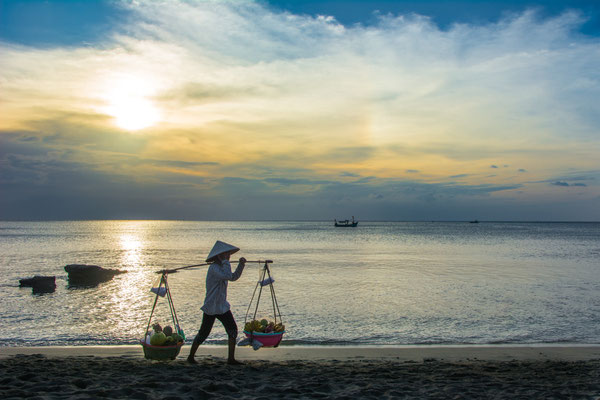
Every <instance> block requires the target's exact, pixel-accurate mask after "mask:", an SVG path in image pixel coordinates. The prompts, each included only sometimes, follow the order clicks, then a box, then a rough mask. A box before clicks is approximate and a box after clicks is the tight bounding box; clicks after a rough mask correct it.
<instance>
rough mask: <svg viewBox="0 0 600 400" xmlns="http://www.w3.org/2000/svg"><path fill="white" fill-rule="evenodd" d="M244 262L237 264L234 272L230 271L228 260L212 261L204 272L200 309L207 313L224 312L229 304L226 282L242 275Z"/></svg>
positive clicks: (228, 307) (227, 309) (217, 313)
mask: <svg viewBox="0 0 600 400" xmlns="http://www.w3.org/2000/svg"><path fill="white" fill-rule="evenodd" d="M243 271H244V264H241V263H240V264H238V266H237V268H236V269H235V272H233V273H232V272H231V264H230V263H229V261H223V262H222V263H221V264H219V263H216V262H215V263H212V264H211V265H210V267H208V271H207V272H206V297H205V298H204V305H203V306H202V307H201V308H202V311H204V312H205V313H206V314H209V315H219V314H224V313H226V312H227V311H229V309H230V308H231V306H230V305H229V303H228V302H227V283H228V281H236V280H238V279H239V277H240V276H242V272H243Z"/></svg>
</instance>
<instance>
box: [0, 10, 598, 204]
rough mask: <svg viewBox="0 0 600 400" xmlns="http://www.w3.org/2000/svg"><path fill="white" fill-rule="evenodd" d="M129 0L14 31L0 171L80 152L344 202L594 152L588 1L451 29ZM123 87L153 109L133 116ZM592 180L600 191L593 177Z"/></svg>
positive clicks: (519, 184)
mask: <svg viewBox="0 0 600 400" xmlns="http://www.w3.org/2000/svg"><path fill="white" fill-rule="evenodd" d="M121 6H122V7H125V8H127V9H128V10H129V12H128V13H127V15H128V16H129V19H128V20H127V21H126V23H127V25H126V26H125V25H121V26H118V27H116V28H115V33H114V35H113V36H112V37H110V40H108V41H107V42H105V43H99V44H97V45H94V46H86V47H70V48H45V49H39V48H35V47H24V46H17V45H14V44H11V43H0V52H1V53H2V54H3V57H1V58H0V85H1V87H0V103H1V104H2V115H3V117H2V119H1V120H0V137H1V138H0V139H1V140H2V141H3V145H5V146H6V147H4V153H3V154H4V155H3V157H4V158H3V159H2V160H0V162H1V163H2V164H1V165H2V166H3V168H2V172H1V174H2V175H1V176H0V177H1V178H2V179H3V182H14V181H15V180H18V181H19V182H26V181H27V180H29V182H30V184H31V185H33V188H35V185H37V184H39V182H41V181H43V180H44V179H49V178H48V176H50V175H52V174H54V175H52V176H56V179H57V180H58V176H59V175H61V174H64V176H65V179H69V180H70V179H72V180H73V181H74V182H78V180H77V178H75V177H74V176H73V175H70V174H69V173H68V168H70V167H69V166H73V167H75V166H76V167H77V168H78V170H79V171H81V174H82V175H81V176H86V173H89V174H90V175H93V174H97V175H95V176H97V177H100V176H101V177H102V179H100V178H98V184H99V185H100V184H101V185H110V184H111V182H112V181H119V182H121V181H127V182H136V185H140V186H139V187H140V188H143V187H144V185H148V186H149V187H154V186H153V185H161V184H173V182H180V183H181V185H182V188H185V189H182V191H181V193H182V197H181V201H184V200H183V199H184V197H183V194H185V195H186V196H192V197H194V196H196V197H197V196H200V197H202V196H205V195H204V193H206V192H205V191H206V190H207V189H209V190H212V191H213V192H212V193H211V196H215V198H217V197H218V196H222V197H226V196H232V195H234V194H235V193H237V192H236V190H239V191H240V193H241V192H242V191H244V192H247V190H248V189H249V188H250V187H251V188H260V190H261V191H264V192H265V193H270V192H271V191H277V193H278V195H279V196H286V195H287V193H288V192H287V191H286V190H287V189H289V190H291V191H292V192H293V193H294V195H296V196H298V191H299V190H304V189H307V190H308V188H310V190H311V193H312V195H314V196H317V195H318V196H320V197H319V199H320V201H322V202H327V201H330V202H333V201H334V199H336V198H337V197H338V196H340V195H339V192H338V190H343V191H346V192H348V193H353V192H354V190H357V192H356V196H355V197H353V196H352V195H350V194H348V195H347V196H344V198H349V199H352V198H354V199H356V201H358V199H360V201H361V202H362V203H360V204H362V205H363V206H364V207H365V209H368V201H369V199H371V200H374V199H377V200H378V201H390V202H392V201H399V198H398V193H402V195H403V196H409V197H410V196H411V193H412V194H416V196H417V197H420V198H421V199H432V198H434V199H435V198H440V196H442V197H446V198H447V197H448V196H454V198H457V197H460V196H504V197H503V198H504V199H506V196H510V195H509V193H510V192H511V190H513V189H516V188H519V189H522V190H524V192H525V194H524V195H523V196H521V197H519V198H516V197H515V198H513V200H515V201H516V200H518V199H521V198H522V197H526V196H527V195H529V196H532V195H533V194H532V193H534V192H535V191H536V190H538V189H537V187H538V186H546V189H547V190H550V188H548V185H546V184H544V185H539V184H537V183H535V182H545V183H551V184H553V183H567V184H568V185H570V186H574V185H576V184H577V183H578V182H576V181H575V179H574V178H570V179H566V178H564V179H563V178H557V177H561V176H565V174H567V171H568V170H569V168H573V169H575V170H579V171H583V170H595V169H596V168H597V154H598V151H599V150H600V147H599V146H600V144H599V142H598V137H597V131H598V126H600V105H598V102H597V101H596V100H597V98H600V73H599V70H600V69H599V68H598V65H600V52H599V51H598V49H599V48H600V43H599V41H598V39H597V38H590V37H585V36H583V35H581V34H579V33H577V32H576V28H577V27H579V26H580V25H581V24H583V23H584V22H585V20H584V17H583V16H582V15H581V14H577V13H573V12H569V13H565V14H562V15H560V16H557V17H553V18H543V17H541V16H540V15H538V14H536V13H535V12H534V11H528V12H525V13H523V14H520V15H511V16H507V18H505V19H503V20H501V21H499V22H497V23H492V24H487V25H467V24H457V25H453V26H450V27H448V28H447V29H444V30H441V29H439V28H438V27H437V26H436V25H435V24H434V23H433V21H432V20H431V19H429V18H427V17H424V16H419V15H381V16H378V17H377V18H378V19H377V20H376V21H375V22H374V23H373V24H372V25H369V26H362V25H353V26H343V25H341V24H339V23H338V22H337V21H336V20H335V18H328V17H327V16H323V17H311V16H306V15H293V14H290V13H286V12H280V11H276V10H274V9H271V8H269V7H268V6H266V5H265V4H263V3H261V2H229V1H227V2H221V1H203V2H184V1H169V2H143V3H142V2H140V3H138V2H131V3H121ZM525 37H526V38H527V40H523V38H525ZM119 96H120V97H119ZM123 99H125V100H127V99H133V100H135V101H138V102H140V104H142V105H144V104H145V105H146V106H148V108H146V110H150V111H148V113H152V114H153V118H154V119H155V123H154V124H153V125H151V126H148V127H146V128H145V129H142V130H140V131H137V132H126V131H124V130H123V129H122V128H119V127H118V126H117V125H115V120H116V119H118V117H117V116H116V114H117V112H116V111H115V110H114V108H115V104H117V105H118V104H121V103H120V102H119V101H117V100H123ZM142 114H143V113H142ZM500 160H501V163H499V161H500ZM499 165H500V166H503V168H499V167H498V166H499ZM509 165H512V166H515V165H518V166H522V167H523V168H520V169H518V172H520V173H519V174H516V173H515V170H514V169H511V168H509V167H508V166H509ZM4 166H7V167H6V168H4ZM490 168H492V169H494V171H493V173H494V174H493V175H490V174H489V172H490V171H489V169H490ZM44 171H54V172H52V173H51V174H50V175H48V173H45V172H44ZM523 172H528V173H527V174H521V173H523ZM417 173H418V175H417ZM44 177H46V178H44ZM174 177H179V178H180V179H179V180H178V179H175V178H174ZM234 177H235V178H234ZM407 177H408V178H411V179H408V178H407ZM525 177H527V180H525ZM348 178H360V179H348ZM416 178H419V179H418V180H417V179H416ZM457 178H461V184H457V183H455V182H452V181H451V180H452V179H457ZM339 180H344V181H350V180H352V181H356V182H353V183H352V182H345V184H347V185H355V186H343V187H337V188H336V185H338V184H340V183H339ZM580 183H581V185H586V187H587V188H588V189H589V190H588V192H590V196H596V197H597V196H598V190H599V189H598V187H597V183H596V182H594V181H585V183H583V182H580ZM581 185H580V186H581ZM559 186H563V185H559ZM357 188H360V190H359V189H357ZM365 188H368V190H365V191H364V192H363V190H364V189H365ZM20 190H22V189H20ZM31 190H33V189H31ZM42 190H47V188H46V187H44V188H43V189H40V191H42ZM193 190H197V191H198V192H193ZM539 190H541V189H539ZM140 192H143V190H142V189H140ZM367 192H368V193H367ZM157 193H158V192H157ZM359 193H360V194H359ZM540 193H541V192H540ZM255 195H256V196H257V197H260V193H258V192H256V194H255ZM15 196H16V195H15ZM378 196H381V197H378ZM288 200H289V199H288ZM312 200H313V201H314V202H315V203H316V202H317V201H316V200H315V198H312ZM519 201H520V200H519ZM215 203H218V201H215ZM156 204H158V203H156ZM220 204H221V206H220V207H221V208H223V209H225V204H226V203H225V202H222V203H220ZM254 211H256V212H258V211H257V209H254Z"/></svg>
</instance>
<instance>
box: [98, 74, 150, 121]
mask: <svg viewBox="0 0 600 400" xmlns="http://www.w3.org/2000/svg"><path fill="white" fill-rule="evenodd" d="M111 84H112V85H113V86H112V87H111V89H109V90H108V91H107V92H106V94H105V96H104V97H105V101H106V102H107V106H106V108H105V110H104V111H105V112H106V114H108V115H110V116H112V117H113V121H114V124H115V125H117V126H118V127H119V128H121V129H125V130H128V131H137V130H140V129H144V128H148V127H150V126H153V125H155V124H156V123H157V122H159V121H160V113H159V110H158V108H157V107H156V106H155V105H154V104H153V103H152V101H151V99H150V97H151V95H152V93H151V92H152V89H151V88H150V87H149V84H148V82H146V81H142V80H140V79H135V78H131V77H130V78H128V79H120V80H118V81H116V82H111Z"/></svg>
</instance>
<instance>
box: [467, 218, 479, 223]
mask: <svg viewBox="0 0 600 400" xmlns="http://www.w3.org/2000/svg"><path fill="white" fill-rule="evenodd" d="M469 223H471V224H478V223H479V221H477V220H476V219H474V220H473V221H469Z"/></svg>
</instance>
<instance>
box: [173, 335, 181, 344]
mask: <svg viewBox="0 0 600 400" xmlns="http://www.w3.org/2000/svg"><path fill="white" fill-rule="evenodd" d="M171 337H172V338H173V342H175V343H179V342H183V338H182V337H181V336H179V335H178V334H177V333H174V334H172V335H171Z"/></svg>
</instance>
